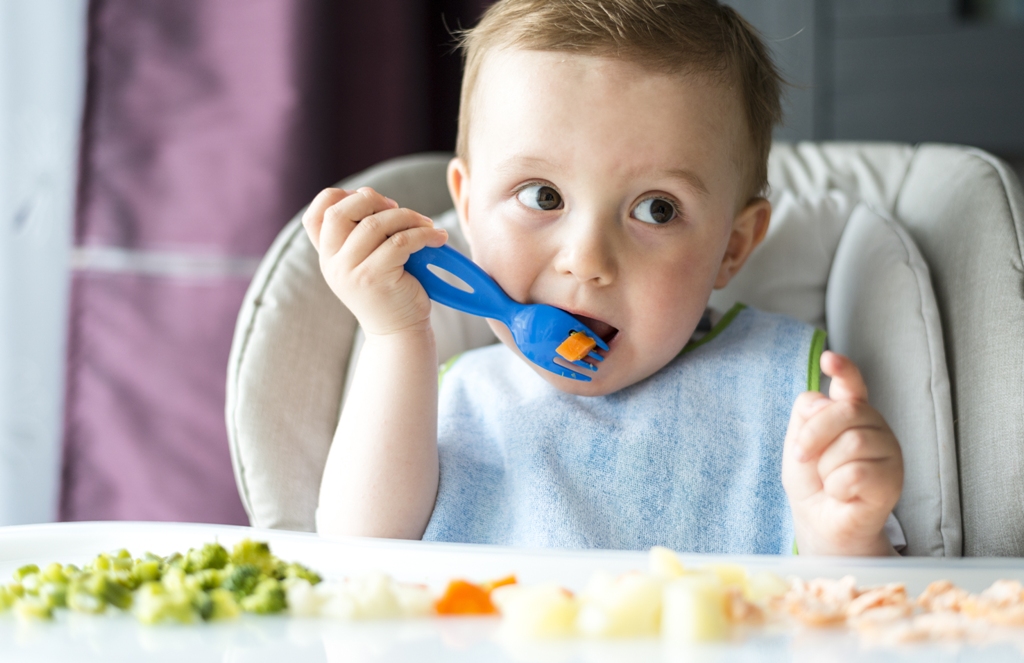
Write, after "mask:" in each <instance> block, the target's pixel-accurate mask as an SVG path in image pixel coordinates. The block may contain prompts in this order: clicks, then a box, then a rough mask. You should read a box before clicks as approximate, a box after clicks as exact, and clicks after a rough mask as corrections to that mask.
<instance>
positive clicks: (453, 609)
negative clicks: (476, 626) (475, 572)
mask: <svg viewBox="0 0 1024 663" xmlns="http://www.w3.org/2000/svg"><path fill="white" fill-rule="evenodd" d="M434 610H435V611H436V612H437V614H439V615H493V614H495V613H496V612H498V610H497V609H496V608H495V607H494V604H493V603H491V593H490V592H489V591H487V590H486V589H484V588H483V587H481V586H480V585H474V584H473V583H471V582H467V581H465V580H452V581H451V582H449V583H448V587H447V589H445V590H444V594H443V595H442V596H441V598H439V599H438V600H437V601H435V602H434Z"/></svg>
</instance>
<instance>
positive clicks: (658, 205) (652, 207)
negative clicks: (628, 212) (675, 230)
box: [633, 198, 677, 225]
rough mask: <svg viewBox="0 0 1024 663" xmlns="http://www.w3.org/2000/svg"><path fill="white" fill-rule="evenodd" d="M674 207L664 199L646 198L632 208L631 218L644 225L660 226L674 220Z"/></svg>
mask: <svg viewBox="0 0 1024 663" xmlns="http://www.w3.org/2000/svg"><path fill="white" fill-rule="evenodd" d="M676 214H677V212H676V206H675V205H674V204H672V201H670V200H666V199H664V198H648V199H646V200H641V201H640V202H639V204H637V206H636V207H634V208H633V218H635V219H637V220H638V221H643V222H644V223H653V224H655V225H661V224H664V223H668V222H669V221H671V220H672V219H674V218H676Z"/></svg>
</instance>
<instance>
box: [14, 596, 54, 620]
mask: <svg viewBox="0 0 1024 663" xmlns="http://www.w3.org/2000/svg"><path fill="white" fill-rule="evenodd" d="M14 612H15V614H17V615H18V617H21V618H22V619H53V608H52V607H51V606H50V604H48V603H47V602H46V601H45V600H43V599H41V598H39V597H38V596H26V597H23V598H20V599H18V600H17V601H15V602H14Z"/></svg>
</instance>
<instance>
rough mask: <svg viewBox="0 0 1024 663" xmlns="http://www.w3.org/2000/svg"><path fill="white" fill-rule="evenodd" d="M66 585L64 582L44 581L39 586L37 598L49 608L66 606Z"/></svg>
mask: <svg viewBox="0 0 1024 663" xmlns="http://www.w3.org/2000/svg"><path fill="white" fill-rule="evenodd" d="M67 597H68V585H67V583H64V582H44V583H43V584H42V585H40V586H39V598H41V599H42V600H43V601H45V602H46V604H47V605H48V606H50V607H51V608H66V607H67V605H68V601H67Z"/></svg>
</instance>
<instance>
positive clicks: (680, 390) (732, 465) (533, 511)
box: [423, 308, 821, 553]
mask: <svg viewBox="0 0 1024 663" xmlns="http://www.w3.org/2000/svg"><path fill="white" fill-rule="evenodd" d="M818 334H820V332H819V333H818ZM819 338H820V337H819V336H817V335H816V334H815V330H814V329H813V328H812V327H810V326H808V325H806V324H804V323H802V322H798V321H796V320H793V319H791V318H788V317H785V316H781V315H774V314H768V313H763V312H760V311H756V310H753V309H749V308H745V309H742V310H740V309H739V308H737V309H734V310H733V311H730V313H729V314H727V315H726V316H725V317H724V318H723V319H722V321H721V322H719V324H718V325H717V326H716V327H715V328H714V329H713V330H712V331H711V332H710V333H709V334H708V335H707V336H706V337H705V339H703V340H702V341H701V342H699V343H697V344H691V345H690V346H687V349H686V350H684V352H683V353H682V354H680V356H679V357H677V358H676V359H675V360H673V361H672V362H671V363H669V364H668V365H667V366H666V367H665V368H663V369H662V370H661V371H659V372H658V373H656V374H655V375H653V376H651V377H649V378H647V379H646V380H644V381H642V382H640V383H638V384H635V385H633V386H631V387H628V388H626V389H623V390H621V391H619V392H616V393H614V394H610V395H608V396H601V397H583V396H574V395H571V394H566V393H564V392H561V391H559V390H557V389H555V388H554V387H552V386H551V385H550V384H548V383H547V382H546V381H545V380H543V379H542V378H541V377H540V376H538V375H537V374H536V373H534V371H533V369H531V368H530V367H529V366H528V365H526V363H525V362H523V361H522V360H521V359H519V358H518V357H516V356H515V355H514V354H513V353H512V352H511V351H510V350H508V349H507V348H506V347H504V346H503V345H495V346H490V347H487V348H481V349H479V350H474V351H471V352H467V353H465V354H464V355H463V356H462V357H461V358H459V359H458V361H456V362H455V363H454V365H453V366H452V367H451V368H450V370H449V371H448V372H447V373H446V374H445V377H444V380H443V382H442V385H441V391H440V419H439V425H438V449H439V453H440V462H441V478H440V485H439V488H438V496H437V502H436V504H435V506H434V512H433V515H432V517H431V520H430V523H429V524H428V526H427V530H426V532H425V534H424V536H423V538H424V540H433V541H459V542H467V543H495V544H503V545H515V546H530V547H557V548H617V549H634V550H640V549H646V548H649V547H650V546H653V545H664V546H668V547H669V548H672V549H674V550H678V551H692V552H716V553H785V552H788V551H789V550H790V547H791V546H792V542H793V527H792V520H791V516H790V511H789V505H788V502H787V500H786V495H785V492H784V491H783V488H782V482H781V479H780V473H781V466H782V443H783V438H784V436H785V432H786V426H787V423H788V420H789V413H790V409H791V408H792V405H793V401H794V400H795V399H796V397H797V395H798V394H800V392H802V391H805V390H807V389H808V386H809V383H808V368H809V366H814V367H815V374H814V378H815V380H816V377H817V363H816V361H814V360H816V356H815V355H816V354H820V351H821V349H820V345H821V344H820V342H815V341H816V340H818V339H819ZM695 346H696V347H695ZM812 361H814V363H812ZM814 388H816V386H815V387H814Z"/></svg>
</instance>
